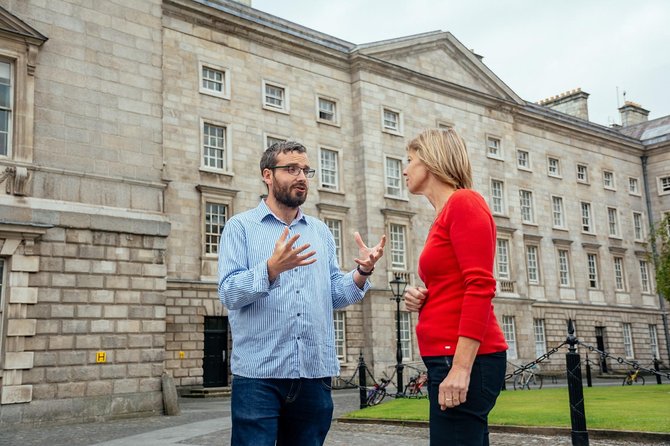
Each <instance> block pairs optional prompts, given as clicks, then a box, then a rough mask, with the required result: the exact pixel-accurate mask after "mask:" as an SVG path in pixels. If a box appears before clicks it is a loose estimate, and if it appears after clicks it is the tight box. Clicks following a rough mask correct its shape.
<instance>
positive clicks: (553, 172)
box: [547, 156, 561, 177]
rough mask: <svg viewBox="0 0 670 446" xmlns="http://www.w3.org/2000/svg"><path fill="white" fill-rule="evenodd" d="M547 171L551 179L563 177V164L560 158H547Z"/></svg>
mask: <svg viewBox="0 0 670 446" xmlns="http://www.w3.org/2000/svg"><path fill="white" fill-rule="evenodd" d="M547 169H548V174H549V176H550V177H560V176H561V162H560V160H559V159H558V158H554V157H551V156H550V157H549V158H547Z"/></svg>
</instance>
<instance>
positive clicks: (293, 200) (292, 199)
mask: <svg viewBox="0 0 670 446" xmlns="http://www.w3.org/2000/svg"><path fill="white" fill-rule="evenodd" d="M293 186H295V185H288V186H284V187H282V186H279V185H278V184H277V183H273V184H272V194H273V195H274V197H275V199H276V200H277V201H278V202H279V203H281V204H283V205H284V206H286V207H288V208H297V207H299V206H301V205H302V204H303V203H304V202H305V200H306V199H307V190H308V189H307V185H306V184H304V185H303V187H304V188H305V192H303V193H302V195H292V194H291V188H292V187H293Z"/></svg>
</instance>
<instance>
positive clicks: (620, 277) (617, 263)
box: [614, 257, 626, 291]
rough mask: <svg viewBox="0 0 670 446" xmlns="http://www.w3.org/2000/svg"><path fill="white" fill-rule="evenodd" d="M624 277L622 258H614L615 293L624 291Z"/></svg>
mask: <svg viewBox="0 0 670 446" xmlns="http://www.w3.org/2000/svg"><path fill="white" fill-rule="evenodd" d="M625 277H626V275H625V271H624V266H623V257H614V288H615V289H616V290H617V291H626V279H625Z"/></svg>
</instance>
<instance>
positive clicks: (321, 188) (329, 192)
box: [316, 187, 346, 195]
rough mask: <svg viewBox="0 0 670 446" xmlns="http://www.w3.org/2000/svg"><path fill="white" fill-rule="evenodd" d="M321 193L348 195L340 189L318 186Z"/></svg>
mask: <svg viewBox="0 0 670 446" xmlns="http://www.w3.org/2000/svg"><path fill="white" fill-rule="evenodd" d="M316 190H317V191H318V192H319V193H321V192H326V193H328V194H333V195H346V194H345V193H344V191H342V190H339V189H328V188H325V187H317V189H316Z"/></svg>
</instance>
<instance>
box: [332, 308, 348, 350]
mask: <svg viewBox="0 0 670 446" xmlns="http://www.w3.org/2000/svg"><path fill="white" fill-rule="evenodd" d="M346 315H347V313H346V312H345V311H333V324H334V326H335V354H336V355H337V359H339V360H340V361H343V360H344V359H345V358H346V335H347V332H346V325H347V324H346Z"/></svg>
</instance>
